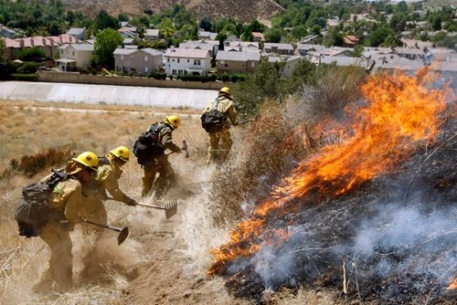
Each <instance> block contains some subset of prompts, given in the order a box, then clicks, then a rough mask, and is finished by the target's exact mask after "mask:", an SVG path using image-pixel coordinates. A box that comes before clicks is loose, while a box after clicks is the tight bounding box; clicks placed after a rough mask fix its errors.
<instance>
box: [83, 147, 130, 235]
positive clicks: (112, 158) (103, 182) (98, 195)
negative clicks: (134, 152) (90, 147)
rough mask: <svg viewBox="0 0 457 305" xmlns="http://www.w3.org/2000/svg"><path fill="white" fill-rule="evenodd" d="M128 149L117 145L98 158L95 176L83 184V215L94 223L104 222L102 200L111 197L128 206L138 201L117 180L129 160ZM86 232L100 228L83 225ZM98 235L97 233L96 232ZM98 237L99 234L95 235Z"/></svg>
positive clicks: (100, 230) (105, 218)
mask: <svg viewBox="0 0 457 305" xmlns="http://www.w3.org/2000/svg"><path fill="white" fill-rule="evenodd" d="M129 158H130V151H129V149H128V148H127V147H125V146H119V147H116V148H115V149H113V150H111V151H110V152H109V153H108V154H107V155H106V156H105V157H101V158H99V167H98V170H97V176H96V177H94V178H93V179H91V180H90V181H89V183H86V184H84V185H83V193H84V195H86V198H85V199H86V200H85V201H84V204H83V206H84V208H83V217H84V218H86V219H88V220H91V221H93V222H96V223H100V224H106V223H107V221H108V214H107V212H106V209H105V206H104V204H103V201H104V200H107V199H109V197H108V194H107V192H108V193H109V194H110V195H111V198H112V199H114V200H116V201H120V202H123V203H125V204H127V205H129V206H135V205H137V204H138V203H137V202H136V201H135V200H134V199H132V198H130V197H129V196H127V195H126V194H125V193H124V192H123V191H122V190H121V189H120V188H119V184H118V180H119V179H120V178H121V175H122V167H123V166H124V165H125V164H126V163H127V162H128V161H129ZM85 231H86V233H88V232H89V231H90V232H97V233H101V232H102V229H100V228H99V227H95V226H92V225H87V226H85ZM97 235H98V234H97ZM97 237H99V236H97Z"/></svg>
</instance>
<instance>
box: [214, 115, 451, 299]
mask: <svg viewBox="0 0 457 305" xmlns="http://www.w3.org/2000/svg"><path fill="white" fill-rule="evenodd" d="M449 126H450V125H448V127H447V128H446V130H445V131H444V132H442V134H441V136H440V137H439V138H438V140H437V141H436V142H435V143H433V144H432V145H428V146H427V147H425V146H423V147H421V148H419V149H417V150H416V151H415V152H414V153H413V154H412V155H411V157H410V158H409V160H407V161H406V162H403V163H402V164H398V167H397V169H396V171H395V172H393V173H391V174H389V175H384V176H382V177H378V178H376V179H374V180H372V181H370V182H368V183H365V184H364V185H362V186H361V187H359V188H358V189H357V190H355V191H353V192H351V193H349V194H346V195H345V196H344V197H340V198H336V199H335V198H325V197H324V198H322V197H320V198H318V197H315V196H314V197H313V196H308V197H306V198H304V199H303V198H302V199H300V200H296V201H295V202H292V203H289V204H291V205H298V206H302V207H303V208H302V210H301V211H300V212H297V213H294V214H288V215H285V216H280V217H278V215H269V221H268V225H267V226H266V228H265V230H270V229H271V230H274V229H278V228H287V230H288V231H289V232H290V233H291V235H290V238H289V239H288V240H287V241H286V242H285V243H284V244H282V245H281V246H280V247H264V248H263V249H262V250H261V251H259V252H258V253H256V254H255V256H253V257H249V258H238V259H236V260H235V261H233V262H231V263H229V264H228V265H227V266H226V267H225V269H224V272H223V277H224V278H225V279H226V287H227V288H228V290H229V291H230V292H231V293H232V294H233V295H235V296H237V297H241V298H254V299H255V300H257V302H258V303H262V302H263V301H262V296H263V294H264V291H265V290H266V289H269V290H273V291H278V290H281V289H284V288H287V289H291V290H299V289H300V288H302V287H307V288H308V289H310V288H311V289H312V288H316V289H320V287H326V288H330V289H337V290H338V291H342V292H343V293H342V294H344V296H345V299H346V300H349V301H351V300H352V301H355V302H356V303H357V302H360V303H366V302H370V304H418V303H422V304H454V303H455V298H456V296H457V293H455V292H454V291H453V290H448V289H446V288H447V287H448V285H449V284H450V283H451V282H452V280H453V279H454V278H455V277H457V260H456V257H457V248H456V247H455V244H456V241H457V219H456V216H457V206H456V204H455V203H456V202H457V185H456V181H457V173H456V172H455V170H454V169H455V164H456V161H457V136H456V137H455V138H453V136H455V135H456V131H457V129H456V127H455V124H454V125H453V126H454V127H453V128H450V127H449ZM344 292H345V293H344Z"/></svg>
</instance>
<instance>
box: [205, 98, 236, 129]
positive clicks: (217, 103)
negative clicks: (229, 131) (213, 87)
mask: <svg viewBox="0 0 457 305" xmlns="http://www.w3.org/2000/svg"><path fill="white" fill-rule="evenodd" d="M213 108H215V109H217V110H218V111H220V112H222V113H223V114H224V115H225V120H224V126H225V128H230V123H231V125H233V126H237V125H238V121H237V112H236V108H235V104H234V103H233V100H231V99H229V98H227V97H225V96H218V97H217V98H216V99H215V100H213V101H211V102H209V103H208V105H206V107H205V109H204V110H203V113H205V112H208V111H210V110H211V109H213Z"/></svg>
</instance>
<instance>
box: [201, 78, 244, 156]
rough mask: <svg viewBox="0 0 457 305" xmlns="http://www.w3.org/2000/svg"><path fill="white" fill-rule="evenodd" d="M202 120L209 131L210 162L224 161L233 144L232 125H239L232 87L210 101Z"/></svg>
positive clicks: (220, 91)
mask: <svg viewBox="0 0 457 305" xmlns="http://www.w3.org/2000/svg"><path fill="white" fill-rule="evenodd" d="M201 120H202V127H203V128H204V129H205V131H206V132H207V133H208V142H209V144H208V163H210V162H212V161H216V162H220V161H224V160H225V159H226V158H227V155H228V154H229V152H230V149H231V148H232V144H233V140H232V137H231V134H230V126H231V125H233V126H237V125H238V122H237V112H236V108H235V104H234V101H233V97H232V94H231V92H230V88H228V87H223V88H222V89H220V90H219V93H218V95H217V97H216V99H214V100H212V101H210V102H209V103H208V105H207V106H206V107H205V109H204V110H203V113H202V116H201Z"/></svg>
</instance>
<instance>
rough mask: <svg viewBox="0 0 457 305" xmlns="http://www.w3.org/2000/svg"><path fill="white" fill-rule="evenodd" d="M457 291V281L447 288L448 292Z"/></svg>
mask: <svg viewBox="0 0 457 305" xmlns="http://www.w3.org/2000/svg"><path fill="white" fill-rule="evenodd" d="M456 289H457V279H454V280H453V281H452V283H450V284H449V286H447V288H446V290H456Z"/></svg>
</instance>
